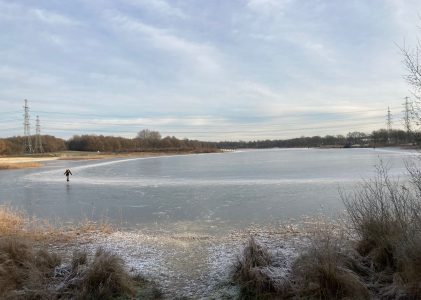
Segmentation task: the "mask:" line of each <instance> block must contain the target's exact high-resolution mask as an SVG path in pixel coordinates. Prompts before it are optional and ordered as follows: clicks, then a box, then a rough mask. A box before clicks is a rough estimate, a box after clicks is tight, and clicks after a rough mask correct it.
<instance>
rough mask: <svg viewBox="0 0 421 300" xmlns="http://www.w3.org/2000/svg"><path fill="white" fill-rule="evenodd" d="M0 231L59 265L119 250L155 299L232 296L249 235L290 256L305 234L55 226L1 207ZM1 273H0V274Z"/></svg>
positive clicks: (293, 229) (290, 229)
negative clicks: (235, 272)
mask: <svg viewBox="0 0 421 300" xmlns="http://www.w3.org/2000/svg"><path fill="white" fill-rule="evenodd" d="M303 224H304V223H303ZM309 224H310V221H309V220H307V225H309ZM309 226H310V225H309ZM311 227H312V226H311ZM306 228H307V227H306ZM0 232H1V238H0V244H1V243H2V241H3V240H4V239H5V238H7V237H13V238H14V239H17V240H18V241H20V240H21V239H24V240H25V243H26V244H29V245H31V247H33V248H34V249H38V250H44V251H48V253H50V254H51V255H58V256H59V257H60V258H61V265H60V268H61V269H65V266H66V265H68V264H70V262H71V259H72V256H73V255H74V253H75V252H78V251H79V252H80V251H83V252H85V253H87V254H88V256H89V257H93V256H94V255H95V252H96V251H97V249H103V251H106V252H107V253H113V254H115V255H118V257H119V258H121V259H122V260H123V261H124V268H125V269H126V270H127V271H128V272H129V273H130V274H138V275H140V276H142V278H144V279H146V280H148V281H149V282H150V283H151V284H152V286H153V287H154V288H156V289H159V291H160V298H157V299H173V298H174V297H180V298H181V297H187V299H197V298H212V297H213V298H223V297H228V298H232V297H235V296H236V295H238V293H239V290H238V287H237V286H235V285H233V283H232V282H231V279H230V276H231V271H232V266H233V264H234V263H235V262H236V260H237V257H238V256H239V255H240V254H241V252H242V249H243V248H244V246H245V245H246V243H247V241H248V239H249V238H250V236H254V237H255V238H256V239H257V240H258V241H259V242H260V243H262V244H264V245H265V247H268V249H271V250H274V251H275V250H276V251H277V252H279V251H281V252H282V253H283V254H284V255H285V256H286V257H288V259H289V260H290V261H292V260H293V259H294V258H295V257H296V254H297V253H298V249H300V248H302V247H303V246H304V245H305V244H306V243H307V235H308V234H307V233H305V232H306V230H305V229H304V227H300V226H295V225H294V226H292V225H291V226H289V225H285V226H282V227H279V228H271V229H263V228H256V227H255V228H249V229H247V230H242V231H234V232H231V233H230V234H227V235H225V236H218V237H216V236H212V235H197V234H189V233H186V234H172V233H150V232H141V231H124V230H119V229H115V228H112V227H109V226H107V225H106V224H98V223H81V224H75V225H72V226H60V225H57V224H56V225H55V226H53V225H51V224H48V222H46V220H36V221H34V220H31V219H30V218H28V217H27V216H26V215H25V214H24V213H22V212H18V211H16V210H10V209H8V208H4V207H0ZM280 245H282V247H280ZM1 251H2V249H1V247H0V252H1ZM1 263H2V262H1V259H0V265H1ZM57 270H59V269H57ZM55 272H56V271H55ZM1 276H2V274H1V273H0V279H1ZM148 289H150V287H148ZM145 299H155V298H145Z"/></svg>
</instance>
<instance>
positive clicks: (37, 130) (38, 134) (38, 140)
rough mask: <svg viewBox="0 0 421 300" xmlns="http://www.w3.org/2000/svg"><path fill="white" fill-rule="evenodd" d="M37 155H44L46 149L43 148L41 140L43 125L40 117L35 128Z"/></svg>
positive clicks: (35, 150) (35, 149)
mask: <svg viewBox="0 0 421 300" xmlns="http://www.w3.org/2000/svg"><path fill="white" fill-rule="evenodd" d="M34 152H35V153H43V152H44V148H43V147H42V140H41V125H40V123H39V116H37V121H36V126H35V147H34Z"/></svg>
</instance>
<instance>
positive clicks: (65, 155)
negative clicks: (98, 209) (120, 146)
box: [0, 151, 196, 170]
mask: <svg viewBox="0 0 421 300" xmlns="http://www.w3.org/2000/svg"><path fill="white" fill-rule="evenodd" d="M185 154H196V153H195V152H190V151H179V152H176V151H168V152H131V153H98V152H81V151H64V152H56V153H50V154H49V155H48V156H5V157H0V170H6V169H26V168H38V167H42V163H43V162H46V161H51V160H91V159H113V158H127V157H155V156H164V155H165V156H168V155H185Z"/></svg>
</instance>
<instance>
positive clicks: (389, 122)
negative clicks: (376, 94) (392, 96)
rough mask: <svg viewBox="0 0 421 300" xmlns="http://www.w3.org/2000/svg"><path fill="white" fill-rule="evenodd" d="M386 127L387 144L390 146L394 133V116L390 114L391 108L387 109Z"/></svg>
mask: <svg viewBox="0 0 421 300" xmlns="http://www.w3.org/2000/svg"><path fill="white" fill-rule="evenodd" d="M386 126H387V142H388V143H389V144H390V134H391V132H392V114H391V113H390V107H389V106H388V107H387V116H386Z"/></svg>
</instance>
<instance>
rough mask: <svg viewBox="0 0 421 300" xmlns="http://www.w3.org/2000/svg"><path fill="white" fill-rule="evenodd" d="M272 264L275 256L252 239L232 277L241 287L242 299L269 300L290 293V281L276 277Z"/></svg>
mask: <svg viewBox="0 0 421 300" xmlns="http://www.w3.org/2000/svg"><path fill="white" fill-rule="evenodd" d="M272 263H273V256H272V255H271V254H270V253H269V252H268V251H267V249H266V248H264V247H262V246H261V245H260V244H258V243H257V242H256V241H255V239H254V238H253V237H251V238H250V239H249V241H248V244H247V246H246V247H245V248H244V251H243V255H242V256H241V257H239V258H238V260H237V262H236V264H235V265H234V270H233V275H232V278H233V280H234V282H236V283H238V284H239V285H240V288H241V298H243V299H267V298H273V297H281V296H286V295H287V294H288V293H289V292H290V283H289V281H288V280H287V279H286V278H285V277H283V276H274V274H273V268H272Z"/></svg>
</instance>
